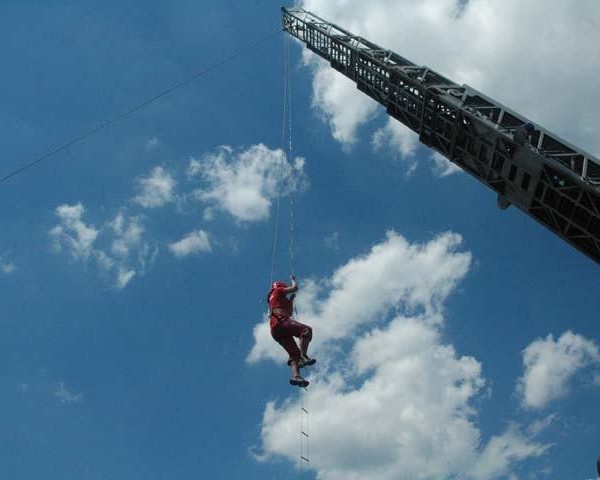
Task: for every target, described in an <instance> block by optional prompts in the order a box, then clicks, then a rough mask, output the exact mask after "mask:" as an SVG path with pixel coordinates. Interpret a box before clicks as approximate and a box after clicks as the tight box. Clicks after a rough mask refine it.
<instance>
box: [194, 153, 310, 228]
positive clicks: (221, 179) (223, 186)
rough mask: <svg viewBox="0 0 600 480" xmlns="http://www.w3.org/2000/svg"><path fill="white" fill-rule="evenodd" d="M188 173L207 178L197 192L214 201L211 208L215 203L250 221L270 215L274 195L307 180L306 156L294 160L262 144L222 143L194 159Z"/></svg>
mask: <svg viewBox="0 0 600 480" xmlns="http://www.w3.org/2000/svg"><path fill="white" fill-rule="evenodd" d="M187 173H188V176H190V177H200V178H201V180H203V181H204V182H205V185H204V186H203V187H202V188H200V189H198V190H196V192H195V196H196V198H197V199H198V200H200V201H202V202H207V203H208V204H209V205H210V206H209V209H208V211H209V212H213V210H212V208H211V207H214V208H217V209H219V210H222V211H225V212H227V213H229V214H230V215H232V216H233V217H234V218H236V219H237V220H240V221H246V222H255V221H260V220H265V219H267V218H268V217H269V212H270V208H271V202H272V200H273V199H274V198H276V197H277V196H278V195H287V194H288V193H289V192H290V191H292V190H298V189H299V188H302V187H303V185H304V184H305V183H306V177H305V175H304V160H303V159H301V158H297V159H295V161H294V163H293V164H290V162H288V161H287V160H286V159H285V156H284V153H283V152H282V151H281V150H271V149H269V148H268V147H266V146H264V145H262V144H261V145H254V146H252V147H250V148H248V149H247V150H244V151H240V152H237V151H234V150H233V149H232V148H231V147H227V146H222V147H220V148H219V150H218V151H217V153H215V154H213V155H207V156H205V157H204V158H203V159H202V160H196V159H191V160H190V164H189V167H188V172H187Z"/></svg>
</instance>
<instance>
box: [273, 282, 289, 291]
mask: <svg viewBox="0 0 600 480" xmlns="http://www.w3.org/2000/svg"><path fill="white" fill-rule="evenodd" d="M276 288H287V284H286V283H285V282H274V283H273V285H271V290H275V289H276Z"/></svg>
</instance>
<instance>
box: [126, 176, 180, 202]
mask: <svg viewBox="0 0 600 480" xmlns="http://www.w3.org/2000/svg"><path fill="white" fill-rule="evenodd" d="M175 185H176V182H175V180H174V179H173V177H172V176H171V175H170V174H169V173H168V172H167V171H165V169H164V168H162V167H154V169H153V170H152V172H151V173H150V175H149V176H147V177H142V178H140V179H139V180H138V188H139V190H140V192H139V194H138V195H137V196H136V197H135V198H134V202H136V203H137V204H139V205H141V206H142V207H144V208H156V207H162V206H163V205H166V204H167V203H171V202H173V201H174V199H175Z"/></svg>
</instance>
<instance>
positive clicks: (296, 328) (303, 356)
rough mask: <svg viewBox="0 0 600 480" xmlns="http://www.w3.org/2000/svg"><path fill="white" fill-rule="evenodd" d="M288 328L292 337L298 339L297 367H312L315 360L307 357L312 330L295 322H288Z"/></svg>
mask: <svg viewBox="0 0 600 480" xmlns="http://www.w3.org/2000/svg"><path fill="white" fill-rule="evenodd" d="M289 323H290V326H289V328H290V329H292V331H293V335H294V336H295V337H298V338H299V339H300V342H299V343H300V363H299V367H300V368H302V367H304V366H306V365H314V364H315V363H316V360H315V359H314V358H310V357H309V356H308V346H309V344H310V341H311V340H312V328H311V327H310V326H309V325H305V324H303V323H300V322H296V321H295V320H290V322H289Z"/></svg>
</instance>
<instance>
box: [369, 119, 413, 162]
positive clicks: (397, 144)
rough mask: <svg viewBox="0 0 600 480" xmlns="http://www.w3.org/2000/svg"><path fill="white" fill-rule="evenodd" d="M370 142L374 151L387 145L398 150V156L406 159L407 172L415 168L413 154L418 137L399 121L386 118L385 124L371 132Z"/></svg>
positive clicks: (393, 149)
mask: <svg viewBox="0 0 600 480" xmlns="http://www.w3.org/2000/svg"><path fill="white" fill-rule="evenodd" d="M372 142H373V147H374V148H375V150H376V151H377V150H381V149H383V148H384V147H386V146H387V147H389V148H391V149H392V151H395V152H398V154H399V156H400V158H402V159H404V160H406V161H407V163H408V171H409V173H412V171H414V169H415V168H416V160H415V159H414V155H415V153H416V151H417V148H418V147H419V137H418V136H417V134H416V133H415V132H413V131H412V130H411V129H409V128H408V127H405V126H404V125H402V124H401V123H400V122H397V121H396V120H394V119H393V118H390V119H388V121H387V122H386V124H385V126H384V127H382V128H380V129H379V130H377V131H376V132H375V133H374V134H373V140H372Z"/></svg>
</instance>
